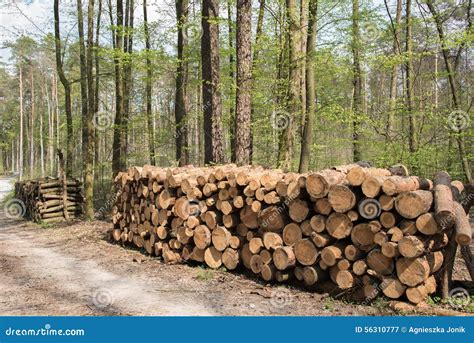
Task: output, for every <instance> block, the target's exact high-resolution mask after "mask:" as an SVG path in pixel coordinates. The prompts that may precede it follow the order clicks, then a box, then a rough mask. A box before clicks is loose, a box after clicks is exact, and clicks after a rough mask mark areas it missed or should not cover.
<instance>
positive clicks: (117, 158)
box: [109, 0, 125, 177]
mask: <svg viewBox="0 0 474 343" xmlns="http://www.w3.org/2000/svg"><path fill="white" fill-rule="evenodd" d="M109 12H110V18H111V22H112V5H111V3H110V2H109ZM122 30H123V2H122V0H117V22H116V28H114V27H113V26H112V34H113V36H114V39H113V40H112V41H113V42H114V43H113V48H114V50H116V54H115V56H114V70H115V121H114V139H113V143H112V173H113V176H114V177H115V175H117V173H118V172H119V171H120V170H122V169H124V167H125V165H124V163H123V156H122V148H121V142H122V133H123V128H122V127H123V110H122V102H123V94H122V63H121V57H120V52H121V51H122V50H123V41H122V39H123V33H122Z"/></svg>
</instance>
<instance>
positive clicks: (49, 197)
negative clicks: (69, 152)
mask: <svg viewBox="0 0 474 343" xmlns="http://www.w3.org/2000/svg"><path fill="white" fill-rule="evenodd" d="M81 186H82V183H81V182H79V181H78V180H75V179H68V180H67V181H66V184H64V182H63V181H62V179H56V178H45V179H39V180H26V181H21V182H17V183H16V184H15V198H17V199H18V200H20V201H21V202H22V203H23V205H24V211H23V213H22V214H24V217H25V218H28V219H31V220H33V221H36V222H40V221H41V222H46V223H51V222H57V221H61V220H64V219H66V217H67V219H73V218H77V217H79V216H80V215H81V214H82V204H83V196H82V190H81Z"/></svg>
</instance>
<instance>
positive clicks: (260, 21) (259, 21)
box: [250, 0, 265, 163]
mask: <svg viewBox="0 0 474 343" xmlns="http://www.w3.org/2000/svg"><path fill="white" fill-rule="evenodd" d="M259 2H260V6H259V9H258V18H257V28H256V32H255V43H254V50H253V57H252V80H255V68H256V66H257V61H258V56H259V52H260V47H259V42H260V38H261V36H262V32H263V16H264V14H265V0H259ZM255 84H256V82H255V81H254V82H252V93H253V92H254V91H255ZM250 101H251V104H250V121H252V118H253V117H254V111H255V108H254V104H253V98H252V97H251V99H250ZM252 159H253V130H252V128H250V163H252Z"/></svg>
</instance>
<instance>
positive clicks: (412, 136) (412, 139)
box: [405, 0, 417, 153]
mask: <svg viewBox="0 0 474 343" xmlns="http://www.w3.org/2000/svg"><path fill="white" fill-rule="evenodd" d="M412 20H413V18H412V16H411V0H406V3H405V53H406V57H405V58H406V62H405V82H406V84H405V92H406V105H407V112H408V149H409V151H410V152H411V153H414V152H416V149H417V148H416V128H415V117H414V113H413V110H414V109H413V90H414V88H413V61H412V60H413V41H412V33H411V30H412V25H413V24H412Z"/></svg>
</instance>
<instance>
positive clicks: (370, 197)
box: [113, 163, 471, 303]
mask: <svg viewBox="0 0 474 343" xmlns="http://www.w3.org/2000/svg"><path fill="white" fill-rule="evenodd" d="M115 182H116V185H117V187H118V189H119V191H120V194H121V195H120V196H119V197H118V200H117V203H116V206H115V207H114V215H113V222H114V230H113V238H114V239H115V240H116V241H121V242H123V243H131V244H133V245H134V246H136V247H138V248H143V249H145V250H146V251H147V252H148V253H149V254H154V255H156V256H161V257H162V258H163V259H164V261H165V262H166V263H178V262H182V261H197V262H204V263H206V264H207V265H208V266H209V267H211V268H219V267H221V266H225V268H227V269H228V270H234V269H236V268H239V267H241V268H247V269H249V270H251V271H252V272H253V273H255V274H258V275H259V276H261V278H263V279H264V280H266V281H271V280H273V281H276V282H287V281H288V282H289V281H291V280H295V279H296V280H299V281H302V282H304V283H305V284H306V285H315V284H317V283H320V282H323V281H326V280H327V281H328V282H332V283H334V284H335V285H337V286H338V287H339V288H340V289H347V290H349V289H351V290H354V294H359V295H361V294H362V295H363V296H364V298H374V297H376V296H377V295H378V294H381V293H383V294H384V295H385V296H387V297H389V298H393V299H397V298H401V297H405V296H406V297H407V298H408V299H409V300H410V301H412V302H414V303H419V302H421V301H423V300H424V299H425V298H426V296H427V295H429V294H431V293H433V292H435V291H436V289H437V284H439V281H438V279H437V275H436V273H437V272H439V271H441V270H443V268H442V267H443V263H445V264H446V263H449V262H450V261H447V262H445V261H446V259H445V258H444V255H445V251H446V248H447V247H448V246H449V244H448V243H450V242H452V243H454V242H457V243H458V244H462V245H468V244H469V242H470V241H471V228H470V226H469V223H468V219H467V216H466V214H465V213H464V212H463V210H462V208H461V207H460V205H459V203H457V202H456V197H457V195H458V194H459V193H460V192H462V190H463V186H462V183H460V182H457V181H453V182H451V179H450V177H449V175H448V174H446V173H438V174H437V175H436V177H435V179H434V182H431V181H430V180H427V179H422V178H418V177H415V176H407V175H406V168H401V167H399V168H391V169H379V168H371V167H368V166H367V165H365V164H363V163H360V164H351V165H345V166H339V167H334V168H331V169H327V170H322V171H319V172H314V173H308V174H296V173H284V172H283V171H282V170H265V169H263V168H261V167H251V166H246V167H237V166H235V165H225V166H219V167H204V168H194V167H192V166H186V167H180V168H174V169H173V168H172V169H164V168H157V167H151V166H145V167H143V168H142V167H133V168H130V169H129V170H128V171H126V172H122V173H119V175H117V177H116V179H115ZM452 190H453V191H454V194H455V195H454V196H453V193H452ZM444 269H446V268H444ZM355 290H357V292H355Z"/></svg>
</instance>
